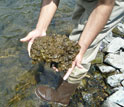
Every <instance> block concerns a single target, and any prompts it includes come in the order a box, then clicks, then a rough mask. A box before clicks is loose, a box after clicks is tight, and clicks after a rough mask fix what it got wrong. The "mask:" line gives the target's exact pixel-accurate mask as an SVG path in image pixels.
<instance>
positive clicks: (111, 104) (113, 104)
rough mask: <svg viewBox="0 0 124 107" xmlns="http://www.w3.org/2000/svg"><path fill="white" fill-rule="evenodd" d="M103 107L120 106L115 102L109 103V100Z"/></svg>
mask: <svg viewBox="0 0 124 107" xmlns="http://www.w3.org/2000/svg"><path fill="white" fill-rule="evenodd" d="M102 107H120V106H119V105H117V104H116V103H114V102H111V101H109V100H108V99H107V100H106V101H104V103H103V104H102Z"/></svg>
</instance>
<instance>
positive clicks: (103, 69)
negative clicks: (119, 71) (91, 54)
mask: <svg viewBox="0 0 124 107" xmlns="http://www.w3.org/2000/svg"><path fill="white" fill-rule="evenodd" d="M98 67H99V69H100V71H101V72H102V73H109V72H113V71H115V70H116V69H115V68H113V67H111V66H107V65H100V66H99V65H98Z"/></svg>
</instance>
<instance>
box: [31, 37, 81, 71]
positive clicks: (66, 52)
mask: <svg viewBox="0 0 124 107" xmlns="http://www.w3.org/2000/svg"><path fill="white" fill-rule="evenodd" d="M79 49H80V46H79V45H78V43H77V42H74V41H71V40H69V38H68V37H66V36H65V35H53V36H44V37H40V38H37V39H35V40H34V43H33V45H32V48H31V58H32V60H33V62H35V63H38V62H44V63H47V64H49V65H50V66H55V67H57V68H58V70H59V71H65V70H68V69H69V68H70V67H71V65H72V61H73V60H74V59H75V57H76V55H77V54H78V52H79Z"/></svg>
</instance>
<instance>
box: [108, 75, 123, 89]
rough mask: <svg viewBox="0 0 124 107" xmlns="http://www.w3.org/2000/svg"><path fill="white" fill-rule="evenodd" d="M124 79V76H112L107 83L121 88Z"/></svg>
mask: <svg viewBox="0 0 124 107" xmlns="http://www.w3.org/2000/svg"><path fill="white" fill-rule="evenodd" d="M123 79H124V74H115V75H112V76H109V77H108V78H107V83H108V84H109V85H110V86H111V87H117V86H120V85H121V84H120V82H121V81H122V80H123Z"/></svg>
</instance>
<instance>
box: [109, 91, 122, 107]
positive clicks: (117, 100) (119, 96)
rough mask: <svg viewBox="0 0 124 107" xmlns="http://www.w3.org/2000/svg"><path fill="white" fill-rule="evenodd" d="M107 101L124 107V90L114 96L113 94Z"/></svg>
mask: <svg viewBox="0 0 124 107" xmlns="http://www.w3.org/2000/svg"><path fill="white" fill-rule="evenodd" d="M107 99H108V100H109V101H111V102H113V103H116V104H118V105H120V106H123V107H124V89H123V90H118V91H116V92H115V93H114V94H112V95H111V96H110V97H108V98H107ZM113 107H114V106H113Z"/></svg>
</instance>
